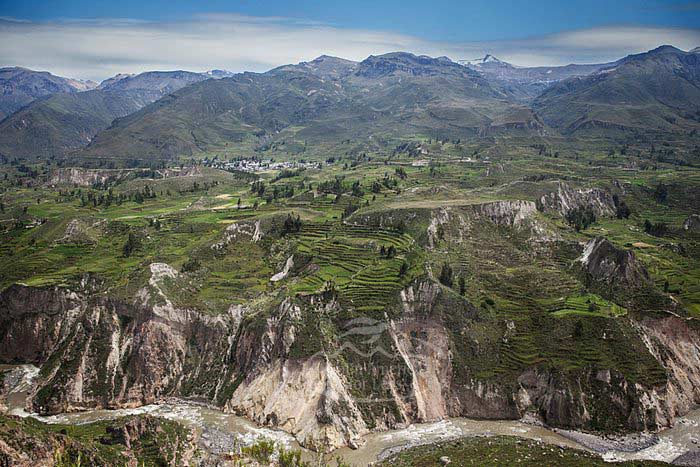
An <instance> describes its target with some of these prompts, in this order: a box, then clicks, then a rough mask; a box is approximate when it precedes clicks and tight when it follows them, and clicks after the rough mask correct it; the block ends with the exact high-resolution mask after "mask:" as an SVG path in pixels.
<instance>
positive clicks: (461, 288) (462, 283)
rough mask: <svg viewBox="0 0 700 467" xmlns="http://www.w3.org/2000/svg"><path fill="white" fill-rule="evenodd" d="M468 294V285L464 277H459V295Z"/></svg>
mask: <svg viewBox="0 0 700 467" xmlns="http://www.w3.org/2000/svg"><path fill="white" fill-rule="evenodd" d="M466 292H467V284H466V283H465V281H464V276H459V294H460V295H464V294H465V293H466Z"/></svg>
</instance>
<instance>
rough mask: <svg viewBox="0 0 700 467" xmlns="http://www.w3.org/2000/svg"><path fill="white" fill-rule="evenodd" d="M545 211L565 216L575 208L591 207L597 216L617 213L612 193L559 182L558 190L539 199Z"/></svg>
mask: <svg viewBox="0 0 700 467" xmlns="http://www.w3.org/2000/svg"><path fill="white" fill-rule="evenodd" d="M537 205H538V208H539V209H540V210H541V211H544V212H557V213H559V214H560V215H562V216H565V215H566V214H567V213H568V212H569V211H571V210H573V209H580V208H583V209H586V208H589V209H591V210H592V211H593V212H594V213H595V215H596V216H597V217H612V216H614V215H615V202H614V200H613V197H612V195H611V194H610V193H608V192H607V191H605V190H602V189H600V188H588V189H575V188H573V187H571V186H570V185H568V184H567V183H564V182H559V184H558V187H557V191H554V192H551V193H547V194H545V195H542V196H541V197H540V199H539V200H538V201H537Z"/></svg>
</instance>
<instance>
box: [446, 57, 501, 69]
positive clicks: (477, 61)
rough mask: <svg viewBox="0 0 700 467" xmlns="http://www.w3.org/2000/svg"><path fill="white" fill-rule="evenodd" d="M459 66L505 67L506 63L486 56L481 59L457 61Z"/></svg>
mask: <svg viewBox="0 0 700 467" xmlns="http://www.w3.org/2000/svg"><path fill="white" fill-rule="evenodd" d="M457 62H458V63H459V64H461V65H464V66H477V67H478V66H482V65H484V64H486V63H498V64H504V65H506V62H504V61H501V60H499V59H497V58H496V57H494V56H493V55H491V54H486V55H485V56H484V57H483V58H475V59H473V60H458V61H457Z"/></svg>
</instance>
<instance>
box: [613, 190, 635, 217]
mask: <svg viewBox="0 0 700 467" xmlns="http://www.w3.org/2000/svg"><path fill="white" fill-rule="evenodd" d="M613 203H614V204H615V216H616V217H617V218H618V219H628V218H629V217H630V214H632V210H631V209H630V208H629V206H627V203H625V201H624V200H621V199H620V197H619V196H618V195H617V194H614V195H613Z"/></svg>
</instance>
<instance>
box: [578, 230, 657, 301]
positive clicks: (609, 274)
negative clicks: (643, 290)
mask: <svg viewBox="0 0 700 467" xmlns="http://www.w3.org/2000/svg"><path fill="white" fill-rule="evenodd" d="M577 261H578V262H579V263H580V264H581V266H582V267H583V269H584V271H586V272H587V273H588V274H589V275H590V277H591V278H592V279H593V280H594V281H596V282H600V283H604V284H607V285H610V286H618V287H626V288H639V287H641V286H644V285H646V284H647V283H648V282H649V273H648V272H647V270H646V269H645V268H644V266H642V265H641V264H640V263H639V262H638V261H637V259H636V258H635V256H634V253H632V252H631V251H629V250H622V249H619V248H617V247H615V246H614V245H613V244H612V243H610V241H609V240H607V239H606V238H605V237H596V238H594V239H592V240H590V241H588V243H586V245H585V247H584V248H583V254H582V255H581V256H580V257H579V258H578V260H577Z"/></svg>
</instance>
